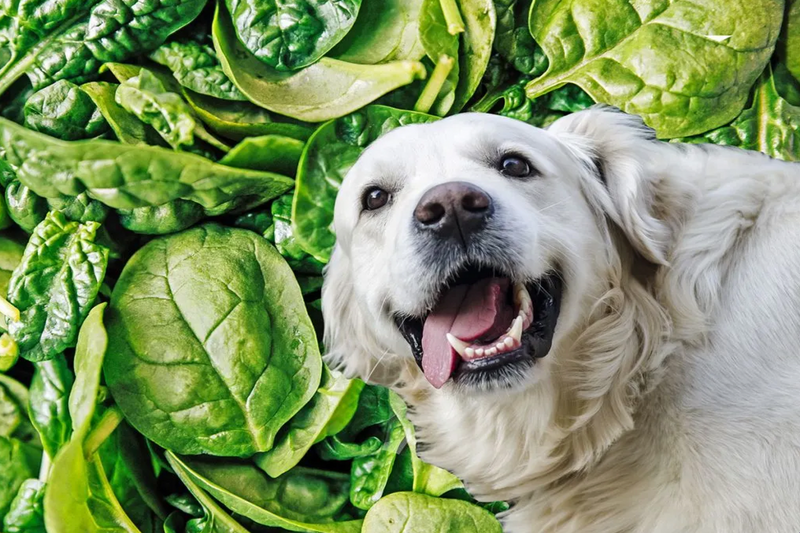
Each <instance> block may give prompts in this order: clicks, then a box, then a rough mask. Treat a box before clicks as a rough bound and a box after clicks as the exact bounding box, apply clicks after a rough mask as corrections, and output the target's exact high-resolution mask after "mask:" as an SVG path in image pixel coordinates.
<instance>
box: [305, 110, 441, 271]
mask: <svg viewBox="0 0 800 533" xmlns="http://www.w3.org/2000/svg"><path fill="white" fill-rule="evenodd" d="M437 118H438V117H435V116H433V115H426V114H423V113H415V112H413V111H403V110H400V109H394V108H391V107H385V106H377V105H373V106H368V107H366V108H364V109H362V110H360V111H357V112H355V113H352V114H350V115H348V116H346V117H342V118H339V119H336V120H333V121H330V122H327V123H325V124H323V125H322V126H320V127H319V129H317V131H316V132H315V133H314V135H312V137H311V138H310V139H309V140H308V143H307V144H306V147H305V150H304V151H303V157H302V159H301V160H300V167H299V168H298V170H297V186H296V187H295V192H294V203H293V205H292V225H293V228H294V237H295V239H296V240H297V243H298V244H299V245H300V246H301V247H302V248H303V249H304V250H305V251H306V252H308V253H309V254H311V255H312V256H314V257H315V258H316V259H317V260H319V261H322V262H323V263H325V262H327V261H328V258H329V257H330V253H331V249H332V248H333V243H334V241H335V237H334V235H333V232H332V231H331V225H332V223H333V204H334V201H335V200H336V193H337V192H338V186H339V184H341V182H342V180H343V179H344V176H345V174H347V171H348V170H350V167H351V166H353V164H354V163H355V162H356V159H358V157H359V156H360V155H361V152H363V151H364V149H365V148H366V147H367V145H369V144H370V143H371V142H373V141H374V140H376V139H377V138H378V137H380V136H381V135H383V134H384V133H386V132H388V131H391V130H393V129H395V128H397V127H399V126H405V125H407V124H418V123H425V122H431V121H434V120H436V119H437Z"/></svg>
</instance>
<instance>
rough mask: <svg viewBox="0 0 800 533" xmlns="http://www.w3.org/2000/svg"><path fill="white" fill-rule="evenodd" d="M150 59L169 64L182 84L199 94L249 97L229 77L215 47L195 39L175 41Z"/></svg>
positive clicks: (156, 51) (229, 97) (216, 96)
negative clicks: (221, 64)
mask: <svg viewBox="0 0 800 533" xmlns="http://www.w3.org/2000/svg"><path fill="white" fill-rule="evenodd" d="M150 59H152V60H153V61H155V62H156V63H159V64H161V65H164V66H165V67H168V68H169V69H170V70H171V71H172V75H173V76H175V79H176V80H178V83H180V84H181V85H182V86H184V87H186V88H187V89H189V90H191V91H194V92H196V93H198V94H204V95H207V96H213V97H215V98H221V99H223V100H234V101H240V100H245V101H246V100H247V98H245V97H244V95H243V94H242V93H241V92H239V89H237V88H236V86H235V85H234V84H233V82H232V81H231V80H230V79H228V77H227V76H226V75H225V72H223V70H222V67H221V66H220V65H219V60H218V59H217V56H216V54H215V53H214V49H213V48H212V47H210V46H208V45H204V44H201V43H198V42H196V41H185V42H183V41H173V42H171V43H167V44H163V45H161V46H160V47H158V48H156V50H155V51H154V52H153V53H151V54H150Z"/></svg>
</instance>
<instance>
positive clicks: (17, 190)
mask: <svg viewBox="0 0 800 533" xmlns="http://www.w3.org/2000/svg"><path fill="white" fill-rule="evenodd" d="M5 200H6V202H5V203H6V207H7V208H8V216H10V217H11V220H13V221H14V222H15V223H16V224H17V226H19V227H20V228H22V229H23V230H25V231H26V232H28V233H31V232H32V231H33V230H34V228H36V226H38V225H39V224H40V223H41V222H42V221H43V220H44V217H45V215H47V200H45V199H44V198H42V197H41V196H39V195H38V194H36V193H35V192H33V191H32V190H31V189H29V188H28V187H26V186H25V185H23V184H22V183H20V181H19V180H16V179H15V180H14V181H12V182H11V183H9V184H8V185H6V191H5Z"/></svg>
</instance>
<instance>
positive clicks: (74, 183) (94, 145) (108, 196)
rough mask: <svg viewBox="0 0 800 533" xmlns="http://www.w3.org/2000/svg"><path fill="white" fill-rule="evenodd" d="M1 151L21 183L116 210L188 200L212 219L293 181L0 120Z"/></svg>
mask: <svg viewBox="0 0 800 533" xmlns="http://www.w3.org/2000/svg"><path fill="white" fill-rule="evenodd" d="M0 150H4V151H5V157H6V159H7V160H8V162H9V163H11V165H12V166H14V167H16V172H17V176H18V178H19V180H20V181H21V182H22V183H23V184H24V185H26V186H28V187H30V188H31V189H32V190H33V191H34V192H36V193H37V194H38V195H40V196H43V197H45V198H53V197H59V196H60V195H66V196H77V195H78V194H80V193H82V192H84V191H87V192H88V193H89V195H90V196H91V197H92V198H95V199H97V200H100V201H101V202H103V203H104V204H106V205H108V206H109V207H112V208H116V209H134V208H136V207H150V206H157V205H162V204H165V203H167V202H169V201H171V200H175V199H177V198H183V199H185V200H192V201H194V202H196V203H198V204H200V205H201V206H203V207H204V208H205V209H206V215H208V216H213V215H218V214H222V213H224V212H227V211H228V210H230V209H232V208H234V207H241V205H242V204H241V203H242V202H249V203H256V204H257V203H260V202H264V201H266V200H269V199H270V198H273V197H275V196H277V195H278V194H280V193H282V192H284V191H286V190H287V189H289V188H290V187H291V186H292V180H291V179H290V178H287V177H286V176H281V175H279V174H274V173H269V172H257V171H252V170H243V169H235V168H231V167H227V166H224V165H218V164H215V163H212V162H211V161H209V160H208V159H205V158H203V157H199V156H196V155H193V154H185V153H175V152H173V151H171V150H165V149H163V148H158V147H146V146H133V145H121V144H119V143H116V142H110V141H101V140H92V141H77V142H64V141H59V140H58V139H53V138H52V137H48V136H46V135H42V134H40V133H36V132H33V131H30V130H28V129H25V128H23V127H21V126H18V125H17V124H14V123H13V122H10V121H7V120H4V119H0Z"/></svg>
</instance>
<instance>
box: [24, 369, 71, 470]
mask: <svg viewBox="0 0 800 533" xmlns="http://www.w3.org/2000/svg"><path fill="white" fill-rule="evenodd" d="M73 379H74V378H73V376H72V371H70V369H69V368H68V367H67V361H66V359H65V357H64V355H63V354H59V355H56V356H55V357H54V358H52V359H50V360H49V361H41V362H38V363H36V372H35V373H34V374H33V380H32V381H31V390H30V401H29V411H30V414H31V422H33V426H34V427H35V428H36V431H38V432H39V437H40V438H41V440H42V446H43V447H44V451H45V452H47V455H48V456H50V457H55V455H56V453H57V452H58V450H59V448H61V446H62V445H63V444H64V443H66V442H67V441H68V440H69V437H70V434H71V433H72V422H71V420H70V417H69V405H68V403H67V402H68V400H69V392H70V390H71V388H72V382H73Z"/></svg>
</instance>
